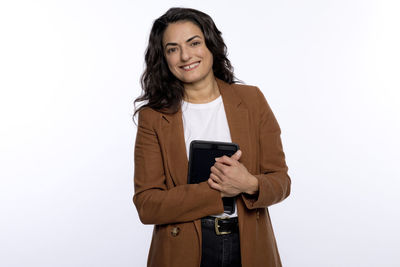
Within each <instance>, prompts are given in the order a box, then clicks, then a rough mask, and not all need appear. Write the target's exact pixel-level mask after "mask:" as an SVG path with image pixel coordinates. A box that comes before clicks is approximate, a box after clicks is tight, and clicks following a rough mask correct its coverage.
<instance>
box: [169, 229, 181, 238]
mask: <svg viewBox="0 0 400 267" xmlns="http://www.w3.org/2000/svg"><path fill="white" fill-rule="evenodd" d="M180 230H181V229H179V227H174V228H172V230H171V235H172V236H177V235H179V231H180Z"/></svg>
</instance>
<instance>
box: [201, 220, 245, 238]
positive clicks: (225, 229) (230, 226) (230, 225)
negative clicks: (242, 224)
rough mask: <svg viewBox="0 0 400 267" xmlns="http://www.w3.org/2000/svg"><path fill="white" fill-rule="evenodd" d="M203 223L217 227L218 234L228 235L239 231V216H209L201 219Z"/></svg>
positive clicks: (205, 225)
mask: <svg viewBox="0 0 400 267" xmlns="http://www.w3.org/2000/svg"><path fill="white" fill-rule="evenodd" d="M201 225H202V226H204V227H212V228H214V229H215V234H216V235H228V234H231V233H237V232H239V224H238V218H237V217H233V218H218V217H212V216H207V217H204V218H202V219H201Z"/></svg>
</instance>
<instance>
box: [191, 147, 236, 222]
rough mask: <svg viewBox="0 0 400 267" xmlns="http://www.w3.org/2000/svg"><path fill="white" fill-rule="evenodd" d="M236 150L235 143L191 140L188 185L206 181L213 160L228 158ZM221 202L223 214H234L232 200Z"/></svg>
mask: <svg viewBox="0 0 400 267" xmlns="http://www.w3.org/2000/svg"><path fill="white" fill-rule="evenodd" d="M237 150H239V145H237V144H235V143H228V142H217V141H202V140H193V141H192V142H191V143H190V150H189V170H188V183H189V184H197V183H201V182H204V181H207V180H208V178H209V177H210V174H211V170H210V169H211V167H212V166H213V165H214V163H215V158H218V157H222V156H224V155H226V156H228V157H230V156H232V155H233V154H235V152H236V151H237ZM222 200H223V203H224V211H225V213H227V214H232V213H233V212H234V205H233V198H228V197H224V198H223V199H222Z"/></svg>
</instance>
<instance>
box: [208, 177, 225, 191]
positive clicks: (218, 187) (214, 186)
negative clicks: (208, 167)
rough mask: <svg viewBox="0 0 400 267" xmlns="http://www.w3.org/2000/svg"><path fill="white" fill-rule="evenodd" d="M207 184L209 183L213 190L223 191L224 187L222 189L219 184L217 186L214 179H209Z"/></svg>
mask: <svg viewBox="0 0 400 267" xmlns="http://www.w3.org/2000/svg"><path fill="white" fill-rule="evenodd" d="M207 182H208V185H209V186H210V187H211V188H212V189H215V190H218V191H222V187H221V186H220V185H219V184H217V183H216V182H214V181H213V179H211V178H209V179H208V180H207Z"/></svg>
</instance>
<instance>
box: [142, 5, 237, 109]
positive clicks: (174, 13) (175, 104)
mask: <svg viewBox="0 0 400 267" xmlns="http://www.w3.org/2000/svg"><path fill="white" fill-rule="evenodd" d="M178 21H190V22H193V23H194V24H196V25H197V26H198V27H199V28H200V29H201V31H202V32H203V34H204V38H205V44H206V46H207V48H208V50H210V52H211V54H212V55H213V66H212V68H213V72H214V76H215V77H217V78H219V79H221V80H223V81H225V82H227V83H229V84H231V83H235V82H238V80H237V79H236V78H235V76H234V74H233V67H232V65H231V62H230V61H229V59H228V58H227V47H226V45H225V43H224V40H223V39H222V36H221V32H220V31H219V30H218V28H217V27H216V26H215V24H214V21H213V20H212V19H211V17H210V16H209V15H207V14H205V13H203V12H201V11H198V10H196V9H191V8H170V9H169V10H168V11H167V12H166V13H165V14H164V15H162V16H161V17H159V18H158V19H156V20H155V21H154V24H153V27H152V28H151V32H150V37H149V44H148V46H147V49H146V54H145V65H146V68H145V71H144V72H143V74H142V77H141V86H142V89H143V92H142V95H141V96H139V97H138V98H137V99H136V100H135V102H134V103H135V106H136V103H137V102H141V101H146V102H147V103H145V104H143V105H141V106H140V107H139V108H137V109H136V108H135V109H136V110H135V113H134V116H135V115H136V113H137V112H139V111H140V110H142V109H143V108H145V107H150V108H153V109H155V110H158V111H160V112H163V113H169V114H173V113H176V112H177V111H178V110H179V108H180V104H181V101H182V99H183V96H184V87H183V84H182V82H181V81H180V80H178V79H177V78H176V77H175V76H174V75H173V74H172V73H171V71H170V70H169V68H168V65H167V62H166V60H165V57H164V52H163V46H162V40H163V35H164V32H165V29H166V28H167V26H168V25H169V24H171V23H175V22H178Z"/></svg>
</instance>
